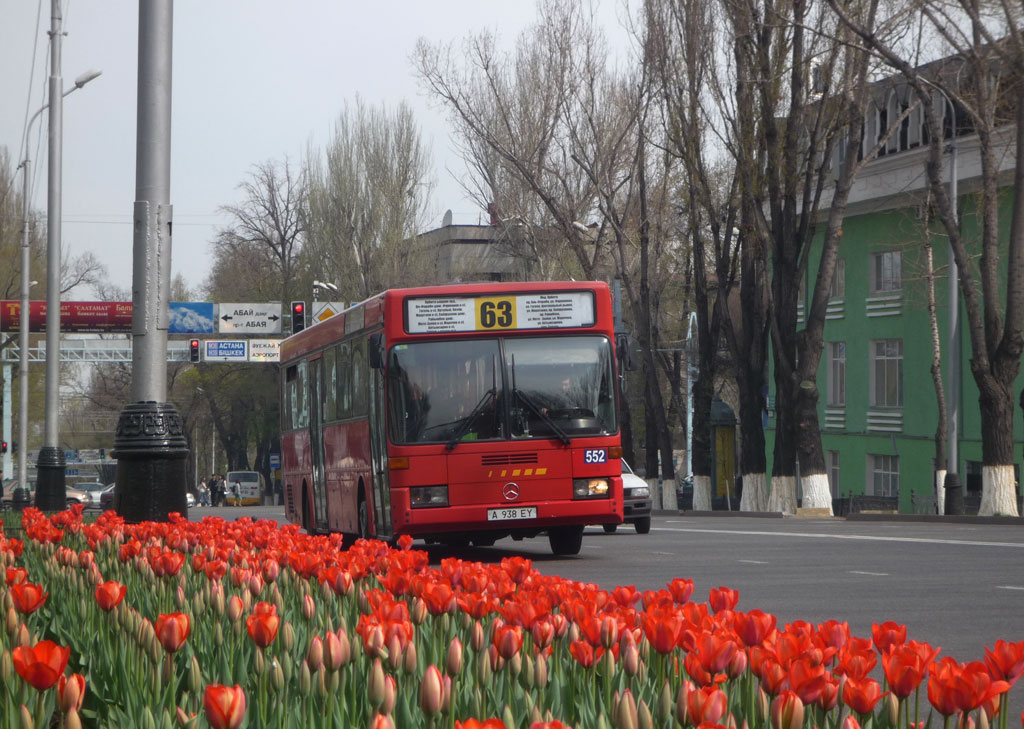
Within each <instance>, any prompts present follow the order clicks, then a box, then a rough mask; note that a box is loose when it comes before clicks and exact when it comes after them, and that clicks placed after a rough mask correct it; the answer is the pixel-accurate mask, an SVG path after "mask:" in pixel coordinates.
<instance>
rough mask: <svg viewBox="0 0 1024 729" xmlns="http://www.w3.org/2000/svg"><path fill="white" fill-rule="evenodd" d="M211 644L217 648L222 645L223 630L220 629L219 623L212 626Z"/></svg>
mask: <svg viewBox="0 0 1024 729" xmlns="http://www.w3.org/2000/svg"><path fill="white" fill-rule="evenodd" d="M213 644H214V645H215V646H217V647H218V648H219V647H220V646H222V645H224V628H222V627H221V624H220V623H216V624H215V625H214V626H213Z"/></svg>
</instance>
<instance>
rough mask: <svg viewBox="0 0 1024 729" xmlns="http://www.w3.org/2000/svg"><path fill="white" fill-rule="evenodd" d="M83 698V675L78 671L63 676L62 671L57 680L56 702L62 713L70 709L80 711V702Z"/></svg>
mask: <svg viewBox="0 0 1024 729" xmlns="http://www.w3.org/2000/svg"><path fill="white" fill-rule="evenodd" d="M84 700H85V676H83V675H82V674H80V673H72V674H71V676H65V675H64V674H63V673H62V674H61V676H60V679H59V680H58V681H57V703H58V704H59V706H60V710H61V711H62V712H63V713H65V714H66V713H68V712H69V711H71V710H72V709H75V710H76V711H80V710H81V709H82V702H83V701H84Z"/></svg>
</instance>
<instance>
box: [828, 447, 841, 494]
mask: <svg viewBox="0 0 1024 729" xmlns="http://www.w3.org/2000/svg"><path fill="white" fill-rule="evenodd" d="M826 455H827V458H828V488H829V491H831V492H832V498H833V499H836V498H839V451H828V453H827V454H826Z"/></svg>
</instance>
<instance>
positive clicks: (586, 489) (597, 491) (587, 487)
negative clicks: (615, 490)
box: [572, 478, 611, 499]
mask: <svg viewBox="0 0 1024 729" xmlns="http://www.w3.org/2000/svg"><path fill="white" fill-rule="evenodd" d="M610 492H611V489H610V488H609V487H608V479H605V478H577V479H574V480H573V482H572V497H573V498H574V499H603V498H607V497H608V494H609V493H610Z"/></svg>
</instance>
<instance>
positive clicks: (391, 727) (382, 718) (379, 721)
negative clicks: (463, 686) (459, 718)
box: [369, 714, 457, 729]
mask: <svg viewBox="0 0 1024 729" xmlns="http://www.w3.org/2000/svg"><path fill="white" fill-rule="evenodd" d="M456 723H457V722H456ZM369 729H395V722H393V721H391V717H390V716H388V715H386V714H376V715H375V716H374V717H373V718H372V719H370V726H369Z"/></svg>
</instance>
